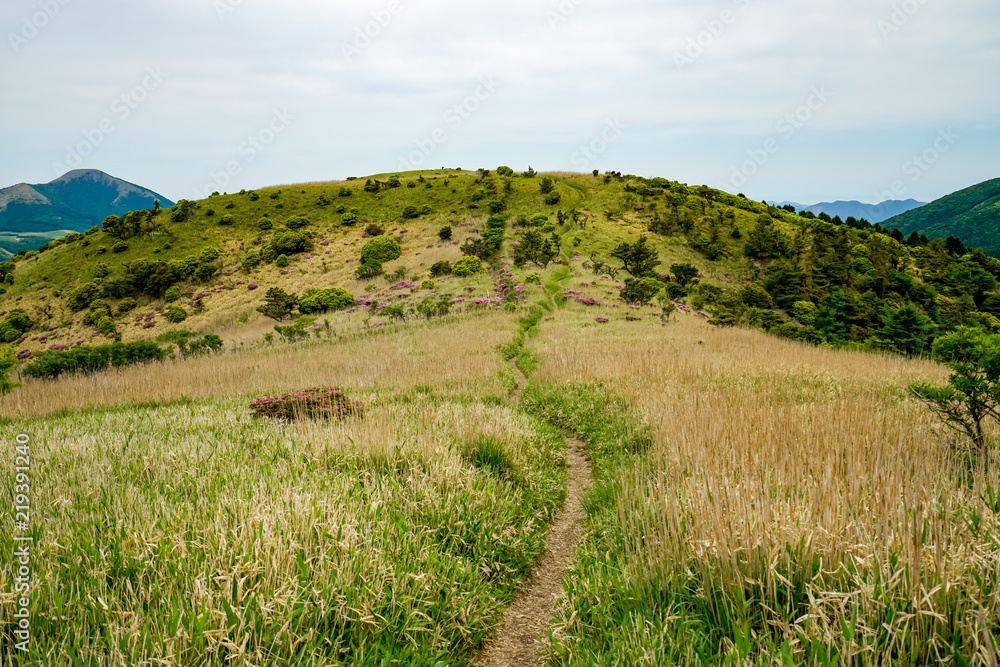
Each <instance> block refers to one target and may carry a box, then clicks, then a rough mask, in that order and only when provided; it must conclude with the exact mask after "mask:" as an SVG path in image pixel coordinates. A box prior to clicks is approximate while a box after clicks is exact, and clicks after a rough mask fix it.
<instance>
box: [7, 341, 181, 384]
mask: <svg viewBox="0 0 1000 667" xmlns="http://www.w3.org/2000/svg"><path fill="white" fill-rule="evenodd" d="M166 355H167V353H166V351H165V350H163V349H161V348H160V347H159V346H158V345H157V344H156V343H152V342H150V341H136V342H134V343H121V342H116V343H112V344H111V345H98V346H87V345H81V346H80V347H77V348H74V349H72V350H65V351H45V352H39V353H37V354H36V355H35V360H34V361H33V362H31V363H30V364H28V365H27V366H25V367H24V371H23V373H24V375H25V376H27V377H32V378H46V379H52V378H56V377H59V376H60V375H63V374H67V373H94V372H97V371H100V370H104V369H106V368H110V367H112V366H114V367H120V366H129V365H132V364H137V363H145V362H149V361H158V360H160V359H163V358H164V357H166Z"/></svg>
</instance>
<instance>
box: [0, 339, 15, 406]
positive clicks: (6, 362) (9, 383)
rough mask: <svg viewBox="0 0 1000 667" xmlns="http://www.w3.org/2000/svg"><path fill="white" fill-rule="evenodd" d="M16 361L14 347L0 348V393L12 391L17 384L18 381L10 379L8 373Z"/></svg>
mask: <svg viewBox="0 0 1000 667" xmlns="http://www.w3.org/2000/svg"><path fill="white" fill-rule="evenodd" d="M17 361H18V359H17V355H16V354H15V353H14V348H11V347H6V346H5V347H3V348H0V394H9V393H10V392H12V391H14V388H15V387H17V386H19V384H20V383H18V382H14V381H13V380H11V379H10V375H9V373H10V372H11V371H12V370H13V369H14V366H16V365H17Z"/></svg>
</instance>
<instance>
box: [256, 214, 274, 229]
mask: <svg viewBox="0 0 1000 667" xmlns="http://www.w3.org/2000/svg"><path fill="white" fill-rule="evenodd" d="M257 227H258V229H261V230H266V229H271V228H272V227H274V223H273V222H271V219H270V218H268V217H267V216H266V215H265V216H264V217H263V218H261V219H260V220H259V221H258V222H257Z"/></svg>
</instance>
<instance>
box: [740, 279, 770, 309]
mask: <svg viewBox="0 0 1000 667" xmlns="http://www.w3.org/2000/svg"><path fill="white" fill-rule="evenodd" d="M740 300H741V301H742V302H743V303H745V304H746V305H748V306H750V307H751V308H773V307H774V302H773V301H771V295H770V294H768V293H767V291H766V290H765V289H764V288H763V287H761V286H760V285H758V284H756V283H754V284H752V285H745V286H744V287H743V288H742V289H741V290H740Z"/></svg>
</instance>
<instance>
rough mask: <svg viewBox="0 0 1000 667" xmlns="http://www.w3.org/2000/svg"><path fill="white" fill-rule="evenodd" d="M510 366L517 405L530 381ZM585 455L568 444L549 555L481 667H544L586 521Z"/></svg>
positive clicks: (573, 443) (574, 442)
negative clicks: (547, 641)
mask: <svg viewBox="0 0 1000 667" xmlns="http://www.w3.org/2000/svg"><path fill="white" fill-rule="evenodd" d="M511 365H512V366H513V367H514V372H515V373H516V374H517V376H518V388H517V390H516V391H515V393H514V402H515V405H516V404H517V402H518V401H520V399H521V394H522V392H523V391H524V386H525V384H526V383H527V380H526V379H525V377H524V374H522V373H521V371H520V370H519V369H518V368H517V366H514V362H513V361H511ZM585 451H586V450H585V445H584V444H583V443H582V442H580V441H579V440H575V439H572V438H568V439H567V440H566V465H567V468H568V469H569V485H568V488H567V492H566V503H565V505H564V506H563V509H562V511H561V512H560V513H559V515H558V516H556V519H555V521H553V523H552V526H551V527H550V528H549V532H548V535H547V542H548V543H547V545H546V547H545V553H544V554H543V555H542V557H541V558H540V559H539V561H538V562H537V563H536V564H535V569H534V570H533V571H532V573H531V575H530V576H529V577H528V578H527V579H526V580H525V581H524V582H523V584H522V588H521V592H520V593H518V595H517V597H516V598H514V601H513V602H512V603H511V605H510V607H508V608H507V612H506V614H505V615H504V621H503V624H502V626H501V628H500V631H499V633H498V634H497V637H496V638H495V639H494V640H493V641H492V642H490V643H489V644H488V645H487V646H486V648H485V649H484V650H483V652H482V653H481V654H480V656H479V658H478V660H476V662H475V664H476V665H477V666H478V667H513V666H515V665H516V666H518V667H520V666H521V665H526V666H533V665H538V664H540V663H541V660H542V656H541V654H540V651H541V649H542V643H541V642H540V641H539V639H540V638H541V639H544V638H546V637H547V636H548V627H549V623H550V621H551V620H552V614H553V612H554V611H555V606H556V601H557V600H558V598H559V597H560V596H561V595H562V592H563V579H564V578H565V577H566V574H567V570H568V567H569V564H570V560H571V558H572V557H573V548H574V547H575V546H576V544H577V542H578V540H579V539H580V526H581V525H582V523H583V519H584V516H585V514H584V510H583V493H584V490H585V489H586V488H587V487H588V486H590V481H591V470H590V462H589V461H587V457H586V455H585Z"/></svg>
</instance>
